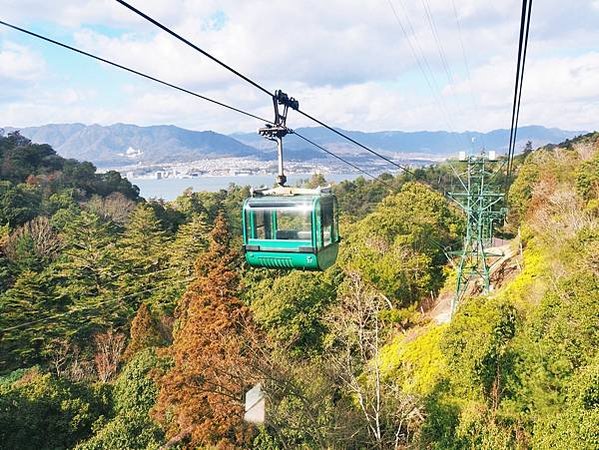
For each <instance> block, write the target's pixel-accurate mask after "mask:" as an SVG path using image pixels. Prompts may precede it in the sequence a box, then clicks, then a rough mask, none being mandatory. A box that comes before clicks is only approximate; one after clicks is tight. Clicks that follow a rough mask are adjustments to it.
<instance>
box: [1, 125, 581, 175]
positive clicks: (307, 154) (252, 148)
mask: <svg viewBox="0 0 599 450" xmlns="http://www.w3.org/2000/svg"><path fill="white" fill-rule="evenodd" d="M4 130H5V132H11V131H14V130H15V128H14V127H5V128H4ZM297 131H298V132H300V133H302V134H303V135H305V136H306V137H308V138H310V139H312V140H314V141H316V142H318V143H319V144H321V145H324V146H326V147H327V148H329V149H330V150H332V151H336V152H339V153H340V154H345V155H351V156H352V157H354V158H357V157H358V155H363V158H364V159H368V158H370V157H371V155H369V154H364V151H362V150H361V149H360V148H358V147H356V146H354V145H352V144H350V143H349V142H347V141H345V140H344V139H342V138H341V137H340V136H337V135H335V134H333V133H331V132H330V131H329V130H326V129H324V128H321V127H316V128H301V129H298V130H297ZM340 131H343V132H344V133H347V134H348V135H349V136H350V137H352V138H354V139H355V140H357V141H359V142H361V143H363V144H365V145H367V146H369V147H370V148H372V149H374V150H377V151H379V152H382V153H384V154H386V155H388V156H395V157H398V158H404V159H407V158H412V159H414V158H423V159H426V158H431V157H434V158H443V157H448V156H452V155H456V154H457V152H458V151H460V150H466V149H468V150H469V149H471V148H472V147H474V148H480V147H481V146H484V147H485V148H487V149H494V150H497V151H498V152H499V153H502V152H504V151H505V150H506V148H507V144H508V141H509V130H505V129H502V130H494V131H491V132H488V133H479V132H464V133H450V132H446V131H418V132H403V131H380V132H361V131H345V130H340ZM20 132H21V134H22V135H24V136H26V137H28V138H29V139H31V140H32V141H34V142H37V143H48V144H50V145H51V146H52V147H53V148H54V149H55V150H56V151H57V152H58V154H60V155H61V156H64V157H66V158H76V159H79V160H86V161H91V162H93V163H94V164H96V165H97V166H99V167H122V166H127V165H132V164H140V165H150V164H163V163H174V162H188V161H197V160H202V159H214V158H226V157H254V158H255V159H264V160H270V159H273V158H274V157H275V151H274V147H273V143H271V142H269V141H266V140H265V139H263V138H261V137H260V136H258V134H257V133H236V134H232V135H229V136H227V135H224V134H219V133H215V132H213V131H192V130H186V129H183V128H179V127H175V126H173V125H158V126H149V127H139V126H136V125H126V124H115V125H110V126H101V125H83V124H80V123H75V124H50V125H42V126H38V127H26V128H21V129H20ZM581 133H583V132H582V131H565V130H560V129H557V128H545V127H541V126H527V127H522V128H520V129H519V130H518V146H519V147H522V146H523V145H524V143H525V142H526V141H528V140H531V141H532V142H533V145H535V146H538V145H544V144H547V143H559V142H562V141H564V140H565V139H568V138H572V137H574V136H577V135H579V134H581ZM473 139H474V141H473ZM285 148H286V157H287V158H288V159H290V160H298V161H308V160H311V159H316V158H322V157H323V153H322V152H321V151H320V150H318V149H316V148H314V147H311V146H310V145H309V144H306V143H305V142H304V141H301V140H300V139H299V138H297V137H296V136H293V135H289V136H288V137H287V138H285Z"/></svg>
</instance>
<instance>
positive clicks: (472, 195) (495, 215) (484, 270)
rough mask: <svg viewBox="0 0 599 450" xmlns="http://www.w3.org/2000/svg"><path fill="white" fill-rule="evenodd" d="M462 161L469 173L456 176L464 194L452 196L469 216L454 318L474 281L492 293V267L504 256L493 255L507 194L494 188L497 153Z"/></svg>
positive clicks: (458, 268) (461, 252) (458, 269)
mask: <svg viewBox="0 0 599 450" xmlns="http://www.w3.org/2000/svg"><path fill="white" fill-rule="evenodd" d="M460 160H462V161H463V160H465V161H466V172H465V173H462V174H458V173H457V172H456V175H457V177H458V180H459V182H460V184H461V186H462V187H463V189H464V190H463V191H462V192H449V193H448V195H449V197H450V198H451V199H453V200H454V201H455V202H456V203H457V204H458V205H459V206H460V208H462V209H463V210H464V212H465V214H466V235H465V237H464V244H463V248H462V250H461V251H458V252H456V253H455V254H457V255H459V264H458V267H457V283H456V291H455V296H454V298H453V301H452V304H451V313H452V315H453V313H454V312H455V310H456V308H457V307H458V305H459V303H460V301H461V299H462V297H463V296H464V293H465V292H466V289H467V288H468V285H469V284H470V283H471V282H472V281H473V280H480V281H481V283H482V290H483V292H484V293H488V292H489V290H490V288H491V286H490V276H491V267H492V266H493V265H494V264H495V263H496V262H497V261H498V260H499V258H501V257H502V256H503V254H502V253H496V252H492V251H490V247H491V246H492V242H493V229H494V226H495V224H496V223H497V222H498V221H500V220H502V218H503V214H504V213H503V210H501V209H499V207H500V205H501V203H502V202H503V200H504V194H503V193H500V192H499V191H498V190H497V189H495V188H493V187H492V185H491V184H490V181H491V179H492V177H493V175H494V173H493V172H491V171H490V170H489V169H490V168H491V167H492V166H493V162H494V160H495V157H494V152H490V157H489V155H487V154H485V153H484V152H482V153H481V154H480V155H476V156H474V155H471V156H468V157H466V156H465V155H464V154H463V155H461V157H460Z"/></svg>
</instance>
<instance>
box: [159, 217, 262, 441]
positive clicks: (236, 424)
mask: <svg viewBox="0 0 599 450" xmlns="http://www.w3.org/2000/svg"><path fill="white" fill-rule="evenodd" d="M230 239H231V236H230V234H229V232H228V229H227V223H226V220H225V219H224V217H223V215H222V214H221V215H219V217H218V218H217V220H216V223H215V227H214V230H213V231H212V233H211V235H210V246H209V249H208V251H207V252H206V253H205V254H204V255H202V256H201V258H200V259H199V261H198V264H197V267H196V276H197V279H196V280H195V281H194V282H193V283H192V284H191V285H190V286H189V288H188V290H187V292H186V293H185V295H184V296H183V298H182V299H181V303H180V305H179V309H178V318H179V328H178V331H177V332H176V334H175V340H174V343H173V346H172V347H171V353H172V356H173V359H174V367H173V368H172V369H171V371H169V372H168V373H167V374H166V375H165V377H164V378H163V379H162V382H161V390H160V394H159V399H158V403H157V407H156V415H157V417H158V418H159V419H160V420H162V421H165V419H166V418H167V417H172V418H173V420H172V421H171V422H170V423H169V424H168V428H169V434H170V435H171V436H180V437H183V436H186V438H187V441H188V445H189V448H196V447H197V446H199V447H202V448H203V447H205V446H206V447H210V446H216V447H217V448H223V449H225V448H240V447H247V445H248V443H249V439H250V438H251V434H252V433H251V428H250V427H249V426H248V425H247V424H246V423H244V422H243V412H244V409H243V403H242V399H243V394H244V392H245V390H246V389H247V388H248V386H251V384H252V383H253V382H254V381H255V380H253V379H252V376H250V375H248V373H249V371H248V367H249V366H250V361H249V358H250V356H248V355H249V354H250V353H251V352H248V340H249V339H248V338H249V336H250V333H252V330H253V328H252V325H251V317H250V313H249V310H248V308H246V307H245V306H244V305H243V304H242V303H241V301H240V300H239V299H238V298H237V290H238V276H237V272H236V265H237V263H238V255H237V253H236V252H235V251H233V250H231V248H230Z"/></svg>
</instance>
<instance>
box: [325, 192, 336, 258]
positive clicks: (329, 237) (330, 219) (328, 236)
mask: <svg viewBox="0 0 599 450" xmlns="http://www.w3.org/2000/svg"><path fill="white" fill-rule="evenodd" d="M333 223H334V211H333V202H323V203H322V244H323V245H324V246H325V247H326V246H327V245H329V244H331V242H334V239H335V236H334V227H333Z"/></svg>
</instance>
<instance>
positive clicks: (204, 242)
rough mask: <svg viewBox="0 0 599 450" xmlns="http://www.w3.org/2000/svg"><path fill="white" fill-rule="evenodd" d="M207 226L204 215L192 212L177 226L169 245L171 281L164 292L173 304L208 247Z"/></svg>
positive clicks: (181, 293)
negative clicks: (183, 222)
mask: <svg viewBox="0 0 599 450" xmlns="http://www.w3.org/2000/svg"><path fill="white" fill-rule="evenodd" d="M208 235H209V227H208V224H207V223H206V216H205V215H203V214H202V215H199V214H197V215H196V214H194V215H193V216H192V218H191V220H190V221H189V222H187V223H185V224H183V225H181V226H180V227H179V229H178V230H177V234H176V236H175V239H174V240H173V242H172V244H171V245H170V247H169V262H168V264H169V267H170V270H169V272H168V273H169V276H170V279H171V280H172V283H170V284H169V286H168V288H167V292H166V297H167V298H168V300H167V301H168V302H169V303H172V304H173V305H174V304H175V303H176V301H177V299H179V298H181V295H183V293H184V292H185V288H186V284H187V283H186V280H189V279H191V278H192V277H193V274H194V270H195V265H196V262H197V260H198V258H199V256H200V255H201V254H202V253H204V252H205V251H206V249H207V247H208Z"/></svg>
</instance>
